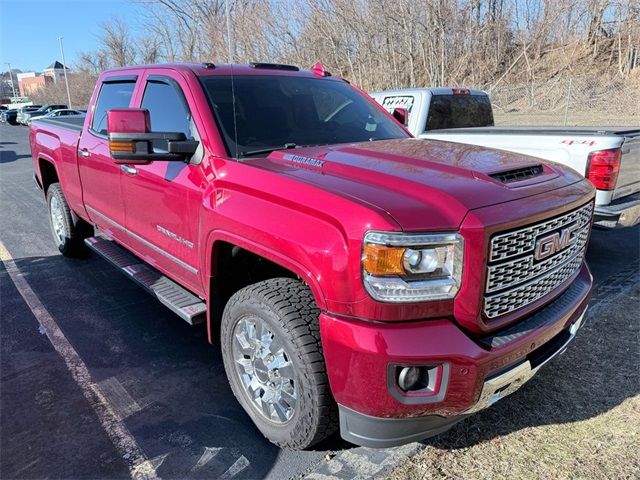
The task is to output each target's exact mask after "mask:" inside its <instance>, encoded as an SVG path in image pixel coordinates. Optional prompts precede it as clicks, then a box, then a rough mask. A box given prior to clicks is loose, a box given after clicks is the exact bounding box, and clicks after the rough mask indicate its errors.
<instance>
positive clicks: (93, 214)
mask: <svg viewBox="0 0 640 480" xmlns="http://www.w3.org/2000/svg"><path fill="white" fill-rule="evenodd" d="M136 79H137V77H136V76H127V77H107V78H105V79H104V80H103V82H102V85H101V86H100V91H99V92H98V96H97V98H96V100H95V102H94V107H93V111H92V112H91V119H90V122H89V123H88V124H87V125H88V128H87V129H86V130H85V131H84V133H83V135H82V136H81V137H80V142H79V143H78V170H79V172H80V180H81V182H82V193H83V200H84V204H85V206H86V209H87V213H88V214H89V217H90V218H91V221H93V222H94V223H95V224H96V225H98V227H100V229H101V230H103V231H104V232H105V233H107V234H108V235H109V236H111V237H113V238H116V239H118V240H120V241H121V242H123V243H128V237H127V235H126V232H125V227H124V224H125V216H124V201H123V198H122V190H121V186H120V175H121V171H120V166H119V165H117V164H116V163H115V162H114V161H113V160H112V159H111V155H110V153H109V142H108V140H107V110H109V109H111V108H126V107H129V105H130V103H131V101H132V98H133V92H134V89H135V85H136Z"/></svg>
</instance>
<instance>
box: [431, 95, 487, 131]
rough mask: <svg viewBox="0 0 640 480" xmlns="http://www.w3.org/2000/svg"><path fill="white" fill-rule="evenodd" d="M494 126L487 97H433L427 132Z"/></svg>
mask: <svg viewBox="0 0 640 480" xmlns="http://www.w3.org/2000/svg"><path fill="white" fill-rule="evenodd" d="M491 125H493V113H492V110H491V102H490V101H489V97H487V96H486V95H433V96H432V97H431V104H430V105H429V115H428V117H427V125H426V127H425V130H438V129H442V128H467V127H487V126H491Z"/></svg>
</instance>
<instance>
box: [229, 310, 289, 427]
mask: <svg viewBox="0 0 640 480" xmlns="http://www.w3.org/2000/svg"><path fill="white" fill-rule="evenodd" d="M231 350H232V354H233V359H234V364H235V371H236V373H237V374H238V376H239V378H240V381H241V384H242V387H243V388H244V391H245V393H246V395H247V396H248V398H249V399H250V400H251V403H252V405H253V406H254V407H255V409H256V410H257V411H258V412H259V413H260V414H261V415H262V416H263V417H265V418H266V419H267V420H270V421H271V422H274V423H278V424H283V423H286V422H288V421H289V420H290V419H291V417H292V416H293V414H294V412H295V409H296V402H297V395H296V384H295V380H294V378H295V372H294V369H293V364H292V363H291V360H290V358H291V357H290V356H289V355H288V354H287V352H286V351H285V349H284V344H283V343H282V341H281V340H280V339H279V338H278V337H277V336H276V334H275V333H274V332H273V331H272V330H270V329H269V326H268V325H267V324H266V322H264V321H263V320H262V319H260V318H258V317H253V316H251V317H244V318H241V319H240V320H239V321H238V323H236V325H235V327H234V330H233V342H232V347H231Z"/></svg>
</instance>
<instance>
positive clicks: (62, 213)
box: [47, 183, 90, 257]
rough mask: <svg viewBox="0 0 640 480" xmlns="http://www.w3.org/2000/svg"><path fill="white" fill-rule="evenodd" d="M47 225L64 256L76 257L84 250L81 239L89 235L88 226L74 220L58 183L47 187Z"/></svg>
mask: <svg viewBox="0 0 640 480" xmlns="http://www.w3.org/2000/svg"><path fill="white" fill-rule="evenodd" d="M47 206H48V207H49V226H50V227H51V234H52V235H53V241H54V242H55V244H56V246H57V247H58V250H60V253H62V254H63V255H64V256H66V257H77V256H80V255H81V254H83V253H84V252H85V251H86V250H85V247H84V243H83V240H84V239H85V238H86V237H88V236H90V233H89V232H88V230H89V228H87V227H88V226H86V225H85V224H84V222H83V221H82V220H78V221H77V222H74V219H73V215H71V209H70V208H69V204H68V203H67V200H66V199H65V198H64V194H63V193H62V188H61V187H60V184H59V183H52V184H51V185H49V188H48V189H47Z"/></svg>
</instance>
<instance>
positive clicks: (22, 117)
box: [16, 105, 42, 125]
mask: <svg viewBox="0 0 640 480" xmlns="http://www.w3.org/2000/svg"><path fill="white" fill-rule="evenodd" d="M40 108H42V105H26V106H24V107H20V108H18V116H17V117H16V121H17V122H18V123H19V124H20V125H26V121H27V119H26V116H27V114H30V113H31V112H35V111H36V110H39V109H40ZM23 122H24V123H23Z"/></svg>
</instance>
